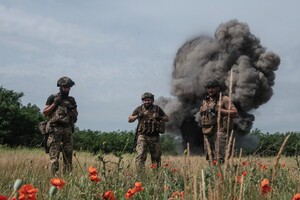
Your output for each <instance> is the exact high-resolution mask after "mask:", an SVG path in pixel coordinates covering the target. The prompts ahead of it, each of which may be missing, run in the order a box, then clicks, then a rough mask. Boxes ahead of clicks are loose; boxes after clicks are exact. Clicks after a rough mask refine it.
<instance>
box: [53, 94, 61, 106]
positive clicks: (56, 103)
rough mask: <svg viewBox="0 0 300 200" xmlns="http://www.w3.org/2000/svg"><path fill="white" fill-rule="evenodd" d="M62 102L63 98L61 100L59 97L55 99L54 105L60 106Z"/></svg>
mask: <svg viewBox="0 0 300 200" xmlns="http://www.w3.org/2000/svg"><path fill="white" fill-rule="evenodd" d="M60 102H61V98H60V97H59V96H58V97H55V98H54V102H53V103H54V104H55V105H58V104H60Z"/></svg>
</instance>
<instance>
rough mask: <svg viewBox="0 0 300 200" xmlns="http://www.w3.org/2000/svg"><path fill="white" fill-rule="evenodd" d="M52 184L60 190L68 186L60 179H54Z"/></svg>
mask: <svg viewBox="0 0 300 200" xmlns="http://www.w3.org/2000/svg"><path fill="white" fill-rule="evenodd" d="M50 182H51V184H52V185H53V186H55V187H57V189H59V190H61V189H62V188H63V187H64V185H65V184H66V182H65V181H64V180H62V179H60V178H52V179H51V180H50Z"/></svg>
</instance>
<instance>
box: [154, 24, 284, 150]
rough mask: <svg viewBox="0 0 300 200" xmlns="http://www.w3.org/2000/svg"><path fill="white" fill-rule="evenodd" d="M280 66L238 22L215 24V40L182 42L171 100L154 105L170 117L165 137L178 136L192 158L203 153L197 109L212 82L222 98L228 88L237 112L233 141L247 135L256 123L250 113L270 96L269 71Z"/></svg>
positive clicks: (271, 74) (272, 75)
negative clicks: (216, 85)
mask: <svg viewBox="0 0 300 200" xmlns="http://www.w3.org/2000/svg"><path fill="white" fill-rule="evenodd" d="M279 64H280V58H279V56H278V55H276V54H275V53H273V52H270V51H266V48H264V47H263V46H262V45H261V44H260V40H259V39H258V38H257V37H255V36H254V35H253V34H252V33H251V32H250V29H249V26H248V25H247V24H246V23H241V22H239V21H237V20H231V21H228V22H226V23H223V24H220V25H219V27H218V28H217V30H216V32H215V37H214V38H212V37H208V36H199V37H197V38H194V39H192V40H190V41H188V42H186V43H185V44H184V45H183V46H182V47H180V48H179V49H178V51H177V54H176V56H175V59H174V65H173V67H174V68H173V72H172V81H171V84H172V86H171V89H172V90H171V95H172V96H174V98H165V97H160V98H159V99H158V100H157V102H158V104H159V105H160V106H161V107H162V108H163V109H164V110H165V112H166V113H167V114H168V115H169V117H170V121H169V122H168V124H167V132H168V133H170V134H181V136H182V140H183V145H184V147H186V144H187V143H189V145H190V150H191V152H192V153H200V152H202V151H203V134H202V132H201V128H200V126H199V123H198V122H199V108H200V104H201V102H202V99H203V97H204V95H205V93H206V91H205V88H204V85H205V83H206V82H207V81H208V80H211V79H217V80H219V82H220V83H221V84H222V88H223V89H224V92H225V93H227V95H228V94H229V85H232V90H231V98H232V101H233V103H234V104H235V106H236V107H237V109H238V111H239V117H238V118H236V119H235V120H234V125H235V130H234V134H235V136H236V137H237V138H241V136H245V135H247V134H248V133H249V132H250V130H251V128H252V124H253V121H254V119H255V117H254V115H253V114H251V111H252V110H253V109H257V108H259V106H261V105H262V104H264V103H266V102H268V101H269V100H270V98H271V96H272V95H273V89H272V86H274V83H275V72H274V71H276V70H277V69H278V66H279ZM231 73H232V74H231ZM231 76H232V79H231V78H230V77H231ZM230 79H231V80H230ZM237 143H238V142H237ZM241 143H243V142H241Z"/></svg>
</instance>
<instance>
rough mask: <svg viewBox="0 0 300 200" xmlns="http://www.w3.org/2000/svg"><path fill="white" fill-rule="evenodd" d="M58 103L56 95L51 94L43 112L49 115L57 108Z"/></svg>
mask: <svg viewBox="0 0 300 200" xmlns="http://www.w3.org/2000/svg"><path fill="white" fill-rule="evenodd" d="M55 107H56V104H55V103H54V96H53V95H51V96H49V97H48V99H47V102H46V105H45V108H44V109H43V114H44V115H45V116H49V115H50V114H51V112H52V111H53V110H54V109H55Z"/></svg>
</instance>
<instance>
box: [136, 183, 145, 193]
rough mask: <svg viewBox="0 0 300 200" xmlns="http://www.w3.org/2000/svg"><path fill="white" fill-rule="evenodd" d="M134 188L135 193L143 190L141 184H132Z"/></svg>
mask: <svg viewBox="0 0 300 200" xmlns="http://www.w3.org/2000/svg"><path fill="white" fill-rule="evenodd" d="M134 188H135V190H136V192H140V191H143V190H144V188H143V187H142V182H136V183H135V184H134Z"/></svg>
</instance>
